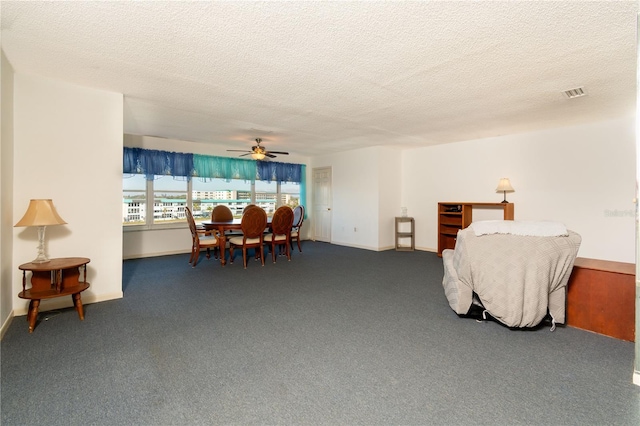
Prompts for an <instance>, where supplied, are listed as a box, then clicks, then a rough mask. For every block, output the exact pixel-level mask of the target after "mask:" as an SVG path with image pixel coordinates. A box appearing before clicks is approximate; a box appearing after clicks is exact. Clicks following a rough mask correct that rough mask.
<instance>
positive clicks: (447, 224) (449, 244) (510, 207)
mask: <svg viewBox="0 0 640 426" xmlns="http://www.w3.org/2000/svg"><path fill="white" fill-rule="evenodd" d="M473 207H488V208H498V207H499V208H501V209H502V210H503V218H504V220H513V215H514V204H513V203H470V202H446V203H445V202H442V203H438V256H440V257H442V251H443V250H446V249H453V248H454V247H455V246H456V237H457V236H458V231H459V230H461V229H464V228H466V227H467V226H469V225H471V222H472V221H473Z"/></svg>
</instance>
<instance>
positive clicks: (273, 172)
mask: <svg viewBox="0 0 640 426" xmlns="http://www.w3.org/2000/svg"><path fill="white" fill-rule="evenodd" d="M123 172H124V173H136V174H144V175H146V178H147V179H149V180H153V177H154V175H170V176H182V177H186V178H187V179H190V178H191V177H194V176H197V177H202V178H219V179H227V180H229V179H242V180H263V181H268V182H297V183H303V182H304V174H305V167H304V165H303V164H294V163H280V162H277V161H254V160H244V159H240V158H229V157H217V156H213V155H199V154H188V153H181V152H170V151H160V150H153V149H144V148H128V147H124V156H123Z"/></svg>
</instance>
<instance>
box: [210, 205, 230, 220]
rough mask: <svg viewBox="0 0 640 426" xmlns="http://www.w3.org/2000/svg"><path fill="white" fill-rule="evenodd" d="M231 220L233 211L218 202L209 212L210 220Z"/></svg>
mask: <svg viewBox="0 0 640 426" xmlns="http://www.w3.org/2000/svg"><path fill="white" fill-rule="evenodd" d="M231 220H233V212H232V211H231V209H230V208H229V207H227V206H225V205H222V204H219V205H217V206H215V207H214V208H213V211H212V212H211V221H212V222H226V221H231Z"/></svg>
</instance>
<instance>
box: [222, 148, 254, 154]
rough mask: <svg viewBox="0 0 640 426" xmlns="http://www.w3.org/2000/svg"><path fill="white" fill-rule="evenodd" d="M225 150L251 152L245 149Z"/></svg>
mask: <svg viewBox="0 0 640 426" xmlns="http://www.w3.org/2000/svg"><path fill="white" fill-rule="evenodd" d="M227 151H233V152H248V153H251V151H247V150H246V149H228V150H227Z"/></svg>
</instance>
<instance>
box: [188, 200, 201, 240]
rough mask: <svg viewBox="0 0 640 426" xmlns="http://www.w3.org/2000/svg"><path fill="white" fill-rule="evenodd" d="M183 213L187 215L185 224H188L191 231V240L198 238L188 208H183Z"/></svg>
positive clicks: (194, 222) (194, 223)
mask: <svg viewBox="0 0 640 426" xmlns="http://www.w3.org/2000/svg"><path fill="white" fill-rule="evenodd" d="M185 211H186V213H187V222H188V223H189V230H190V231H191V236H192V237H193V238H198V231H197V230H196V221H195V220H194V219H193V214H192V213H191V209H189V207H185Z"/></svg>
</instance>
